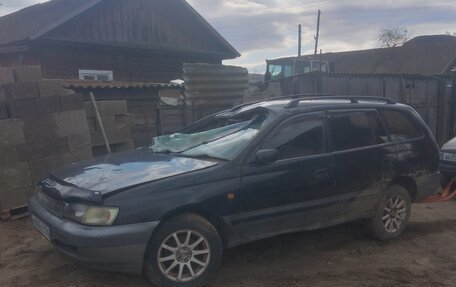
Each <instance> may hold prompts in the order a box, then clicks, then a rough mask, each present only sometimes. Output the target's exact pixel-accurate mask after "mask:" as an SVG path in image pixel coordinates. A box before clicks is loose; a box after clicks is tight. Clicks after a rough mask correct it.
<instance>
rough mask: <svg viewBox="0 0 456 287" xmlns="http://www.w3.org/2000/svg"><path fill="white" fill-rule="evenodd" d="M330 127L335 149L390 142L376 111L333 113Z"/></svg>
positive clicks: (330, 118) (330, 117)
mask: <svg viewBox="0 0 456 287" xmlns="http://www.w3.org/2000/svg"><path fill="white" fill-rule="evenodd" d="M329 129H330V132H331V138H332V143H333V148H334V150H335V151H341V150H348V149H353V148H359V147H365V146H371V145H377V144H382V143H386V142H388V137H387V135H386V131H385V129H384V128H383V126H382V124H381V122H380V119H379V117H378V115H377V113H375V112H343V113H331V114H330V116H329Z"/></svg>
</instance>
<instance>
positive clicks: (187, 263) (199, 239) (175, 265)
mask: <svg viewBox="0 0 456 287" xmlns="http://www.w3.org/2000/svg"><path fill="white" fill-rule="evenodd" d="M210 259H211V250H210V246H209V242H208V240H207V239H206V238H204V236H202V235H201V234H199V233H198V232H195V231H192V230H180V231H177V232H174V233H173V234H171V235H170V236H168V237H167V238H166V239H165V240H163V242H162V243H161V244H160V247H159V250H158V254H157V262H158V266H159V267H160V271H161V272H162V274H163V275H165V276H166V277H167V278H168V279H170V280H172V281H175V282H188V281H192V280H194V279H196V278H198V277H199V276H200V275H201V274H202V273H203V272H204V271H205V270H206V268H207V267H208V265H209V262H210Z"/></svg>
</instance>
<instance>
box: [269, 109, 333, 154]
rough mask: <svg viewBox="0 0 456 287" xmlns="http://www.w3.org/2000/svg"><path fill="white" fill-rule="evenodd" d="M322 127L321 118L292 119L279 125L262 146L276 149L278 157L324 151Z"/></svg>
mask: <svg viewBox="0 0 456 287" xmlns="http://www.w3.org/2000/svg"><path fill="white" fill-rule="evenodd" d="M324 147H325V146H324V129H323V121H322V120H321V119H314V118H308V119H301V120H294V121H292V122H290V123H287V124H285V125H283V126H281V127H280V128H279V130H278V132H277V133H276V134H275V135H274V136H273V137H272V138H271V139H270V140H268V141H267V143H265V144H264V145H263V147H262V148H265V149H266V148H267V149H270V148H272V149H277V150H278V151H279V159H289V158H296V157H302V156H309V155H316V154H321V153H324V150H325V148H324Z"/></svg>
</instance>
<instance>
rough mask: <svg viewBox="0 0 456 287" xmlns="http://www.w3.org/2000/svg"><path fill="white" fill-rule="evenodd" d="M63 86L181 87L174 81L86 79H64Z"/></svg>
mask: <svg viewBox="0 0 456 287" xmlns="http://www.w3.org/2000/svg"><path fill="white" fill-rule="evenodd" d="M63 86H64V87H65V88H67V89H150V88H183V85H179V84H175V83H148V82H115V81H112V82H102V81H86V80H64V83H63Z"/></svg>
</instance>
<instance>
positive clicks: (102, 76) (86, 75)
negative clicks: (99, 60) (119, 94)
mask: <svg viewBox="0 0 456 287" xmlns="http://www.w3.org/2000/svg"><path fill="white" fill-rule="evenodd" d="M79 80H89V81H104V82H110V81H113V80H114V73H113V71H107V70H79Z"/></svg>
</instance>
